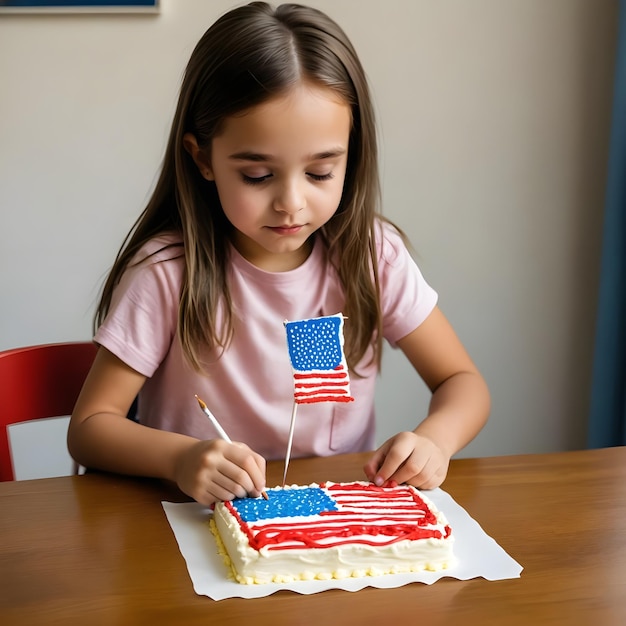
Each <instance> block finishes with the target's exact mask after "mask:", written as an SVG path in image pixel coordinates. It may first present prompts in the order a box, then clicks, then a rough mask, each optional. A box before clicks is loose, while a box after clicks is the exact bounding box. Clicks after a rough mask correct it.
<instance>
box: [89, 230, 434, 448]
mask: <svg viewBox="0 0 626 626" xmlns="http://www.w3.org/2000/svg"><path fill="white" fill-rule="evenodd" d="M381 232H382V236H381V241H378V242H377V244H378V245H377V249H378V267H379V273H380V287H381V295H382V302H381V305H382V313H383V334H384V337H385V339H386V340H387V341H388V342H389V343H390V344H391V345H395V342H396V341H398V340H399V339H401V338H402V337H405V336H406V335H408V334H409V333H410V332H411V331H413V330H414V329H415V328H417V327H418V326H419V325H420V324H421V323H422V322H423V321H424V320H425V319H426V318H427V317H428V315H429V314H430V313H431V312H432V310H433V308H434V307H435V305H436V303H437V294H436V292H435V291H434V290H433V289H432V288H431V287H430V286H429V285H428V284H427V283H426V281H425V280H424V278H423V277H422V274H421V272H420V270H419V269H418V267H417V265H416V264H415V263H414V261H413V259H412V258H411V256H410V254H409V252H408V251H407V249H406V247H405V246H404V243H403V242H402V240H401V238H400V236H399V235H398V234H397V233H396V232H395V230H393V229H392V228H390V227H388V226H385V227H384V228H383V229H382V231H381ZM178 242H180V238H179V237H178V236H177V235H171V236H161V237H158V238H156V239H154V240H152V241H150V242H149V243H148V244H146V246H145V247H144V249H143V250H142V251H141V252H140V254H139V256H138V258H143V257H144V256H146V255H147V254H150V253H152V252H155V251H158V250H160V249H161V248H163V246H165V245H167V244H172V243H178ZM231 252H232V255H231V258H232V266H231V269H230V273H229V281H230V283H229V284H230V289H231V294H232V300H233V303H234V307H235V320H234V325H235V327H234V338H233V340H232V343H231V344H230V346H229V347H228V349H227V350H226V351H225V352H224V354H223V355H222V356H221V357H220V358H217V354H216V353H215V354H209V353H207V354H206V355H205V356H206V360H205V362H206V363H208V365H207V371H206V374H205V375H202V374H198V373H196V372H194V371H193V370H192V369H191V367H190V366H189V365H188V364H187V363H186V361H185V359H184V357H183V353H182V348H181V345H180V342H179V340H178V337H177V333H176V323H177V315H178V297H179V293H180V285H181V280H182V275H183V271H184V260H183V257H182V247H180V246H172V247H170V248H168V249H166V250H162V251H160V252H157V253H156V254H155V255H154V256H151V257H149V258H148V259H146V260H144V261H142V262H141V263H139V264H138V265H136V266H133V267H131V268H129V269H128V270H127V271H126V272H125V274H124V276H123V277H122V280H121V282H120V284H119V285H118V287H117V288H116V290H115V293H114V297H113V301H112V305H111V308H110V311H109V314H108V315H107V318H106V319H105V321H104V323H103V324H102V326H101V327H100V328H99V329H98V331H97V333H96V336H95V341H96V342H97V343H99V344H100V345H102V346H104V347H105V348H107V349H108V350H110V351H111V352H112V353H113V354H115V355H116V356H117V357H119V358H120V359H121V360H122V361H124V362H125V363H126V364H127V365H129V366H130V367H132V368H133V369H135V370H136V371H138V372H140V373H141V374H143V375H144V376H147V377H148V379H147V380H146V383H145V385H144V386H143V388H142V390H141V392H140V395H139V421H140V422H141V423H142V424H145V425H147V426H151V427H152V428H159V429H162V430H168V431H174V432H178V433H184V434H188V435H191V436H193V437H197V438H200V439H212V438H215V437H216V436H217V435H216V432H215V429H214V427H213V426H212V424H211V422H210V421H209V419H208V418H207V417H206V416H205V415H204V413H202V411H201V410H200V408H199V406H198V403H197V401H196V399H195V397H194V396H195V394H197V395H198V396H199V397H200V398H202V399H203V400H204V401H205V402H206V403H207V405H208V407H209V408H210V410H211V412H212V413H213V414H214V415H215V417H216V418H217V419H218V420H219V422H220V424H221V425H222V427H223V428H224V430H225V431H226V432H227V433H228V434H229V436H230V438H231V439H232V440H233V441H243V442H245V443H247V444H248V445H249V446H250V447H251V448H253V449H254V450H256V451H257V452H258V453H260V454H261V455H263V456H264V457H265V458H267V459H277V458H284V456H285V453H286V448H287V439H288V433H289V425H290V421H291V412H292V407H293V378H292V369H291V363H290V361H289V354H288V351H287V340H286V335H285V327H284V324H283V322H284V320H299V319H306V318H311V317H319V316H322V315H333V314H335V313H339V312H342V310H343V308H344V297H343V291H342V288H341V285H340V282H339V279H338V277H337V275H336V272H335V271H334V270H333V268H332V267H331V266H330V265H329V264H328V263H326V261H325V251H324V246H323V244H322V243H321V241H320V240H319V239H318V240H317V241H316V242H315V245H314V247H313V251H312V253H311V255H310V256H309V258H308V259H307V260H306V261H305V262H304V263H303V264H302V265H301V266H300V267H298V268H296V269H294V270H292V271H289V272H280V273H274V272H267V271H264V270H261V269H259V268H257V267H255V266H254V265H252V264H250V263H249V262H248V261H246V260H245V259H244V258H243V257H242V256H241V255H240V254H239V253H238V252H237V251H236V250H234V249H232V251H231ZM345 323H346V324H349V323H350V320H349V319H348V320H346V322H345ZM370 356H371V353H369V354H366V355H365V357H364V359H363V361H362V362H361V364H360V365H359V367H358V368H357V371H358V372H359V373H360V374H361V376H362V377H361V378H360V377H358V376H356V374H355V373H354V372H352V373H351V379H350V390H351V393H352V395H353V396H354V398H355V401H354V402H349V403H338V402H324V403H317V404H308V405H306V404H304V405H299V406H298V412H297V421H296V428H295V432H294V439H293V447H292V456H294V457H306V456H327V455H331V454H339V453H346V452H358V451H364V450H371V449H372V447H373V445H374V434H375V432H374V431H375V418H374V387H375V382H376V377H377V374H378V370H377V367H376V365H375V364H368V361H369V360H370Z"/></svg>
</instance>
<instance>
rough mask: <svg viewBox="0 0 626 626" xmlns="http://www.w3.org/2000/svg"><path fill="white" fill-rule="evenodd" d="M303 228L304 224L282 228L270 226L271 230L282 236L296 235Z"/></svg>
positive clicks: (287, 225) (283, 226)
mask: <svg viewBox="0 0 626 626" xmlns="http://www.w3.org/2000/svg"><path fill="white" fill-rule="evenodd" d="M303 227H304V224H283V225H282V226H270V227H269V229H270V230H272V231H274V232H275V233H278V234H280V235H295V234H296V233H298V232H300V230H301V229H302V228H303Z"/></svg>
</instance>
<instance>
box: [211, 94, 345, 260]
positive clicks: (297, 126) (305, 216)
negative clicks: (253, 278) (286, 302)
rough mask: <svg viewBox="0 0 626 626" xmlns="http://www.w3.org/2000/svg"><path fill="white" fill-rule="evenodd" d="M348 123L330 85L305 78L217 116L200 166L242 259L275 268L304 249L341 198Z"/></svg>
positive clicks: (305, 252)
mask: <svg viewBox="0 0 626 626" xmlns="http://www.w3.org/2000/svg"><path fill="white" fill-rule="evenodd" d="M351 123H352V115H351V110H350V106H349V105H348V104H347V103H345V102H344V101H343V100H341V99H340V97H339V96H338V95H337V94H336V93H335V92H333V91H332V90H330V89H328V88H326V87H319V86H315V85H312V84H306V83H301V84H298V85H297V86H296V87H294V88H293V89H292V90H290V91H289V92H288V93H287V94H286V95H284V96H281V97H278V98H275V99H272V100H269V101H268V102H265V103H263V104H261V105H259V106H256V107H254V108H252V109H250V110H248V111H246V112H244V113H243V114H241V115H237V116H233V117H230V118H227V119H226V120H225V121H224V124H223V128H222V130H221V132H220V133H219V135H218V136H216V137H215V138H214V139H213V143H212V146H211V155H210V160H209V162H208V163H207V166H206V167H205V168H204V170H203V169H202V168H201V171H203V174H204V176H205V177H206V178H209V179H210V180H214V181H215V184H216V186H217V191H218V194H219V197H220V202H221V204H222V207H223V209H224V213H225V214H226V217H227V218H228V219H229V221H230V222H231V224H232V225H233V226H234V227H235V231H234V236H233V245H234V246H235V247H236V248H237V250H238V251H239V252H240V253H241V254H242V255H243V256H244V257H245V258H246V259H247V260H248V261H250V262H251V263H253V264H254V265H256V266H257V267H259V268H261V269H265V270H268V271H274V272H281V271H287V270H290V269H293V268H295V267H298V266H299V265H300V264H301V263H303V262H304V260H305V259H306V258H307V257H308V255H309V253H310V251H311V246H312V241H311V239H310V237H311V235H312V234H313V233H314V232H315V231H316V230H317V229H318V228H320V227H321V226H323V225H324V224H325V223H326V222H327V221H328V220H329V219H330V218H331V217H332V216H333V215H334V213H335V211H336V210H337V207H338V206H339V202H340V200H341V195H342V191H343V184H344V179H345V174H346V165H347V161H348V142H349V137H350V128H351Z"/></svg>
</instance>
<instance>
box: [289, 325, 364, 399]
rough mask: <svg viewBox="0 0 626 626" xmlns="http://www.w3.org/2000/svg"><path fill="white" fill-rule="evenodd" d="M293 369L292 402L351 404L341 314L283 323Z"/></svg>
mask: <svg viewBox="0 0 626 626" xmlns="http://www.w3.org/2000/svg"><path fill="white" fill-rule="evenodd" d="M285 329H286V331H287V346H288V349H289V357H290V359H291V366H292V368H293V382H294V400H295V402H296V403H297V404H310V403H313V402H351V401H352V400H354V398H353V397H352V396H351V395H350V376H349V374H348V365H347V363H346V358H345V356H344V353H343V315H342V314H341V313H338V314H337V315H330V316H327V317H316V318H313V319H307V320H299V321H296V322H285Z"/></svg>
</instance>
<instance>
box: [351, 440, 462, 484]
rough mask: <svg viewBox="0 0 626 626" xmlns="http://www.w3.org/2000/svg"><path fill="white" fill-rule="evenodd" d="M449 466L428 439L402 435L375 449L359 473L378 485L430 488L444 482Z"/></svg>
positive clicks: (446, 460) (440, 451) (442, 452)
mask: <svg viewBox="0 0 626 626" xmlns="http://www.w3.org/2000/svg"><path fill="white" fill-rule="evenodd" d="M449 463H450V457H449V456H448V455H447V454H446V453H445V452H444V451H443V450H441V448H439V447H438V446H437V445H436V444H435V443H434V442H433V441H432V440H431V439H429V438H428V437H424V436H423V435H418V434H416V433H413V432H403V433H399V434H397V435H395V436H394V437H392V438H391V439H388V440H387V441H386V442H385V443H384V444H383V445H382V446H381V447H380V448H378V450H376V452H374V454H373V456H372V458H371V459H370V460H369V461H368V462H367V463H366V464H365V466H364V467H363V470H364V471H365V475H366V476H367V478H368V479H369V480H370V481H372V482H373V483H375V484H376V485H379V486H380V485H384V484H385V483H387V481H392V482H396V483H408V484H410V485H413V486H414V487H418V488H420V489H434V488H435V487H439V485H441V483H442V482H443V481H444V479H445V477H446V474H447V473H448V465H449Z"/></svg>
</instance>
